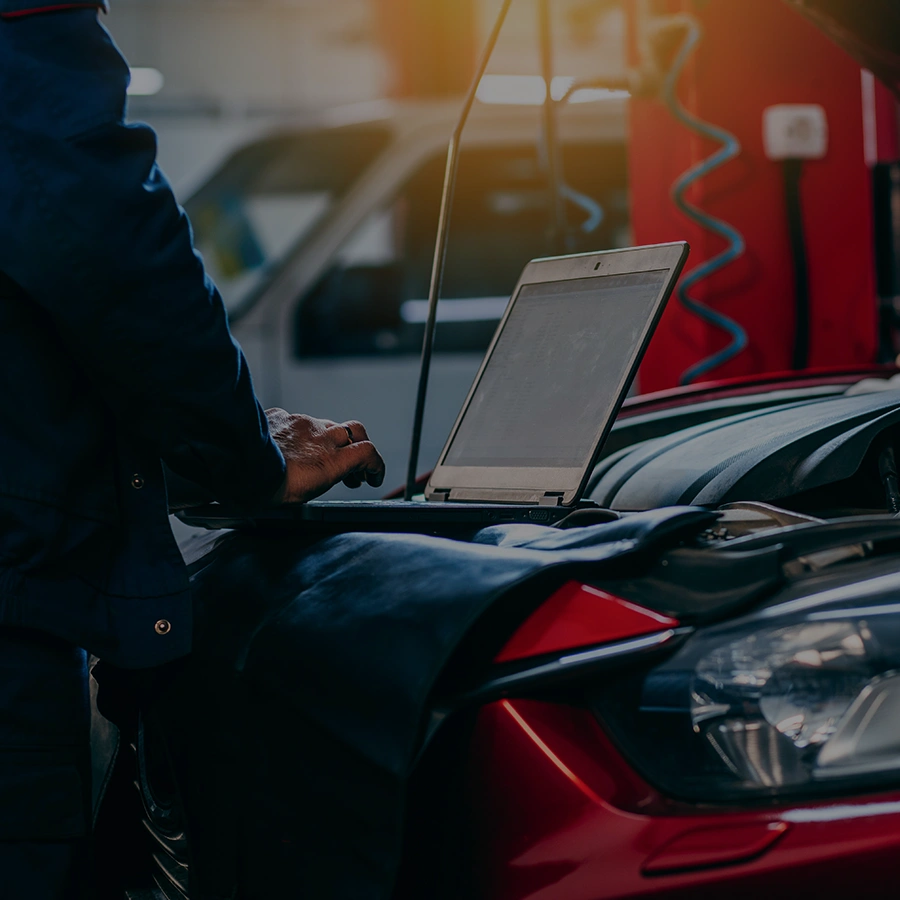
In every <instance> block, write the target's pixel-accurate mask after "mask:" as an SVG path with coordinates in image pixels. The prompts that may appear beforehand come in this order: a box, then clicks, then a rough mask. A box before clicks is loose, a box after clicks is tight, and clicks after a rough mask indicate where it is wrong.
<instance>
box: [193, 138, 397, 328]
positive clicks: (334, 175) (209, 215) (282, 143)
mask: <svg viewBox="0 0 900 900" xmlns="http://www.w3.org/2000/svg"><path fill="white" fill-rule="evenodd" d="M389 140H390V131H389V129H388V128H387V127H384V126H372V125H367V126H352V127H347V128H335V129H331V130H322V131H309V132H304V133H300V134H296V133H295V134H290V135H277V136H274V137H270V138H265V139H264V140H261V141H256V142H254V143H252V144H250V145H248V146H246V147H243V148H241V149H240V150H238V152H237V153H235V154H234V155H233V156H231V157H230V158H229V159H228V161H227V162H226V163H225V164H224V165H223V166H222V168H221V169H220V170H219V171H218V172H217V173H216V174H215V175H214V176H213V177H212V178H211V179H210V180H209V181H208V182H207V183H206V184H205V185H204V186H203V187H202V188H201V189H200V190H199V191H198V192H197V193H196V194H194V196H193V197H191V199H190V200H188V202H187V203H186V204H185V207H186V209H187V212H188V215H189V216H190V219H191V223H192V224H193V227H194V239H195V243H196V246H197V249H198V250H199V251H200V253H201V254H202V255H203V259H204V263H205V265H206V268H207V271H208V272H209V274H210V275H211V276H212V278H213V280H214V281H215V282H216V284H217V286H218V287H219V290H220V291H221V292H222V297H223V299H224V300H225V305H226V307H227V309H228V312H229V314H230V315H231V316H232V317H234V316H235V315H236V314H239V313H240V312H242V311H243V310H244V309H246V308H247V306H248V305H249V303H250V302H251V301H252V299H253V297H254V295H255V293H256V291H257V289H258V288H259V287H260V286H261V285H262V284H264V283H265V282H266V281H268V279H269V278H270V277H271V275H272V274H273V272H274V271H276V270H277V268H278V267H279V265H280V264H281V263H282V262H283V260H284V259H285V258H286V257H287V256H288V255H289V254H290V253H292V252H293V250H294V249H295V248H296V247H298V246H299V245H300V244H302V243H303V242H304V241H305V240H306V239H307V238H308V237H309V236H310V235H311V233H312V232H313V230H314V228H315V227H316V225H317V224H318V223H319V222H320V221H321V220H322V218H323V217H324V216H325V215H326V214H327V213H328V211H329V210H330V209H331V208H332V207H333V206H334V204H335V203H336V202H337V201H338V200H339V199H340V198H341V197H342V196H343V195H344V194H346V193H347V191H348V190H349V189H350V187H351V186H352V185H353V183H354V182H355V181H356V180H357V178H359V176H360V175H361V174H362V173H363V171H364V170H365V169H366V168H367V167H368V166H369V164H370V163H371V162H372V161H373V160H374V159H375V157H376V156H378V155H379V154H380V153H381V152H382V150H384V148H385V147H386V146H387V144H388V142H389Z"/></svg>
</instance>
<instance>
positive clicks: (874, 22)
mask: <svg viewBox="0 0 900 900" xmlns="http://www.w3.org/2000/svg"><path fill="white" fill-rule="evenodd" d="M785 2H787V4H788V5H789V6H791V7H793V8H794V9H796V10H798V11H799V12H801V13H802V14H803V15H805V16H806V17H807V18H808V19H810V20H811V21H813V22H814V23H815V24H816V25H818V26H819V28H821V29H822V31H824V32H825V33H826V34H827V35H828V36H829V37H830V38H832V39H833V40H834V41H836V42H837V43H838V44H840V45H841V46H842V47H843V48H844V49H845V50H846V51H847V52H848V53H850V54H851V55H852V56H853V57H855V58H856V59H857V60H858V61H859V62H860V63H862V64H863V65H864V66H865V67H866V68H868V69H871V70H872V71H873V72H874V73H875V74H876V75H877V76H878V77H879V78H881V80H882V81H884V83H885V84H887V85H888V87H890V88H891V89H892V90H893V91H894V93H895V94H897V96H898V97H900V0H785Z"/></svg>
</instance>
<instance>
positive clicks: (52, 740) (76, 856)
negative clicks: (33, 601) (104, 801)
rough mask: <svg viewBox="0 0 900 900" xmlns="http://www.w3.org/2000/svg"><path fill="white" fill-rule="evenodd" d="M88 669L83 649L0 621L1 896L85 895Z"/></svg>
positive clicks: (50, 899) (6, 899)
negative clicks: (2, 626)
mask: <svg viewBox="0 0 900 900" xmlns="http://www.w3.org/2000/svg"><path fill="white" fill-rule="evenodd" d="M87 675H88V673H87V658H86V655H85V653H84V651H83V650H79V649H77V648H76V647H73V646H72V645H71V644H67V643H66V642H64V641H61V640H59V639H57V638H54V637H51V636H50V635H46V634H43V633H42V632H38V631H29V630H26V629H19V628H5V627H4V628H0V900H81V898H82V897H84V896H86V893H87V888H86V885H87V867H88V852H87V845H88V833H89V824H90V819H89V816H90V702H89V697H88V681H87Z"/></svg>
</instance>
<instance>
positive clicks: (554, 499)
mask: <svg viewBox="0 0 900 900" xmlns="http://www.w3.org/2000/svg"><path fill="white" fill-rule="evenodd" d="M562 499H563V495H562V494H561V493H559V492H549V493H546V494H544V496H543V497H541V499H540V500H539V501H538V503H539V505H540V506H559V505H560V504H561V503H562Z"/></svg>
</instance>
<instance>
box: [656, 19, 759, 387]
mask: <svg viewBox="0 0 900 900" xmlns="http://www.w3.org/2000/svg"><path fill="white" fill-rule="evenodd" d="M685 22H686V25H687V32H688V33H687V36H686V37H685V40H684V42H683V44H682V45H681V49H680V50H679V51H678V55H677V57H676V58H675V62H674V64H673V65H672V68H671V70H670V71H669V73H668V75H667V77H666V80H665V84H664V86H663V100H664V101H665V103H666V105H667V106H668V107H669V110H670V111H671V113H672V115H673V116H674V117H675V118H676V119H677V120H678V121H679V122H681V124H682V125H684V126H685V127H687V128H689V129H691V131H694V132H696V133H697V134H700V135H702V136H703V137H707V138H711V139H712V140H714V141H718V142H719V143H721V144H722V147H721V149H719V150H717V151H716V152H715V153H714V154H713V155H712V156H710V157H708V158H707V159H705V160H703V161H702V162H700V163H697V165H695V166H692V167H691V168H690V169H688V170H687V171H686V172H685V173H684V174H683V175H681V176H680V177H679V178H678V179H677V180H676V181H675V183H674V184H673V185H672V190H671V196H672V200H673V202H674V203H675V205H676V206H677V207H678V209H680V210H681V211H682V212H683V213H684V214H685V215H686V216H687V217H688V218H689V219H692V220H693V221H695V222H697V223H699V224H700V225H702V226H703V227H704V228H708V229H709V230H710V231H712V232H714V233H715V234H718V235H721V237H723V238H725V240H727V241H728V244H729V245H728V247H727V248H726V249H725V250H723V251H722V252H721V253H719V254H717V255H716V256H714V257H713V258H712V259H709V260H707V261H706V262H705V263H703V264H702V265H699V266H697V268H696V269H694V270H692V271H691V272H690V273H689V274H688V275H687V276H685V278H684V279H683V280H682V282H681V284H680V285H679V287H678V292H677V296H678V300H679V301H680V302H681V304H682V305H683V306H684V307H685V309H687V310H688V311H690V312H692V313H693V314H694V315H697V316H699V317H700V318H701V319H703V320H704V321H706V322H709V323H710V324H712V325H715V326H717V327H719V328H721V329H722V330H723V331H726V332H727V333H728V334H729V335H730V336H731V343H730V344H729V345H728V346H727V347H725V348H724V349H722V350H720V351H719V352H718V353H715V354H713V355H712V356H709V357H707V358H706V359H703V360H701V361H700V362H698V363H696V364H695V365H693V366H691V367H690V368H689V369H686V370H685V371H684V372H683V373H682V375H681V379H680V383H681V384H690V383H691V382H692V381H696V380H697V379H698V378H700V377H701V376H703V375H706V374H707V373H708V372H710V371H711V370H712V369H715V368H716V367H718V366H721V365H722V364H723V363H726V362H728V360H730V359H733V358H734V357H735V356H737V355H738V354H739V353H740V352H741V351H742V350H743V349H744V348H745V347H746V346H747V332H746V331H744V329H743V328H742V327H741V326H740V325H739V324H738V323H737V322H735V321H734V320H733V319H729V318H728V317H727V316H725V315H723V314H722V313H719V312H716V311H715V310H714V309H710V308H709V307H708V306H706V305H705V304H703V303H701V302H700V301H699V300H695V299H694V298H693V297H691V295H690V293H689V292H690V290H691V288H692V287H694V285H696V284H697V283H698V282H700V281H702V280H703V279H704V278H708V277H709V276H710V275H712V274H713V272H717V271H719V269H722V268H724V267H725V266H727V265H728V264H729V263H731V262H733V261H734V260H736V259H737V258H738V257H739V256H741V255H742V254H743V253H744V249H745V247H746V244H745V242H744V238H743V235H742V234H741V233H740V232H739V231H738V230H737V229H736V228H734V227H732V226H731V225H729V224H728V223H727V222H723V221H722V220H721V219H716V218H715V217H714V216H711V215H709V214H708V213H705V212H704V211H703V210H702V209H699V208H698V207H696V206H694V205H693V204H692V203H689V202H688V201H687V200H686V199H685V193H686V192H687V190H688V188H689V187H690V186H691V185H692V184H693V183H694V182H695V181H698V180H699V179H701V178H703V177H704V176H706V175H708V174H709V173H710V172H712V171H713V170H714V169H718V168H719V166H723V165H725V163H727V162H729V161H730V160H732V159H735V158H736V157H737V156H739V155H740V153H741V144H740V141H738V139H737V138H736V137H735V136H734V135H733V134H731V133H730V132H728V131H725V129H723V128H718V127H716V126H715V125H710V124H709V123H708V122H704V121H702V120H701V119H698V118H697V117H696V116H693V115H691V114H690V113H689V112H688V111H687V110H686V109H685V108H684V106H682V104H681V101H680V100H679V99H678V95H677V87H678V81H679V79H680V78H681V73H682V72H683V70H684V67H685V65H686V64H687V61H688V59H689V58H690V56H691V54H692V53H693V52H694V49H695V48H696V46H697V44H699V43H700V40H701V37H702V31H701V29H700V25H699V23H697V22H696V21H695V20H693V19H690V18H688V17H685Z"/></svg>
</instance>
